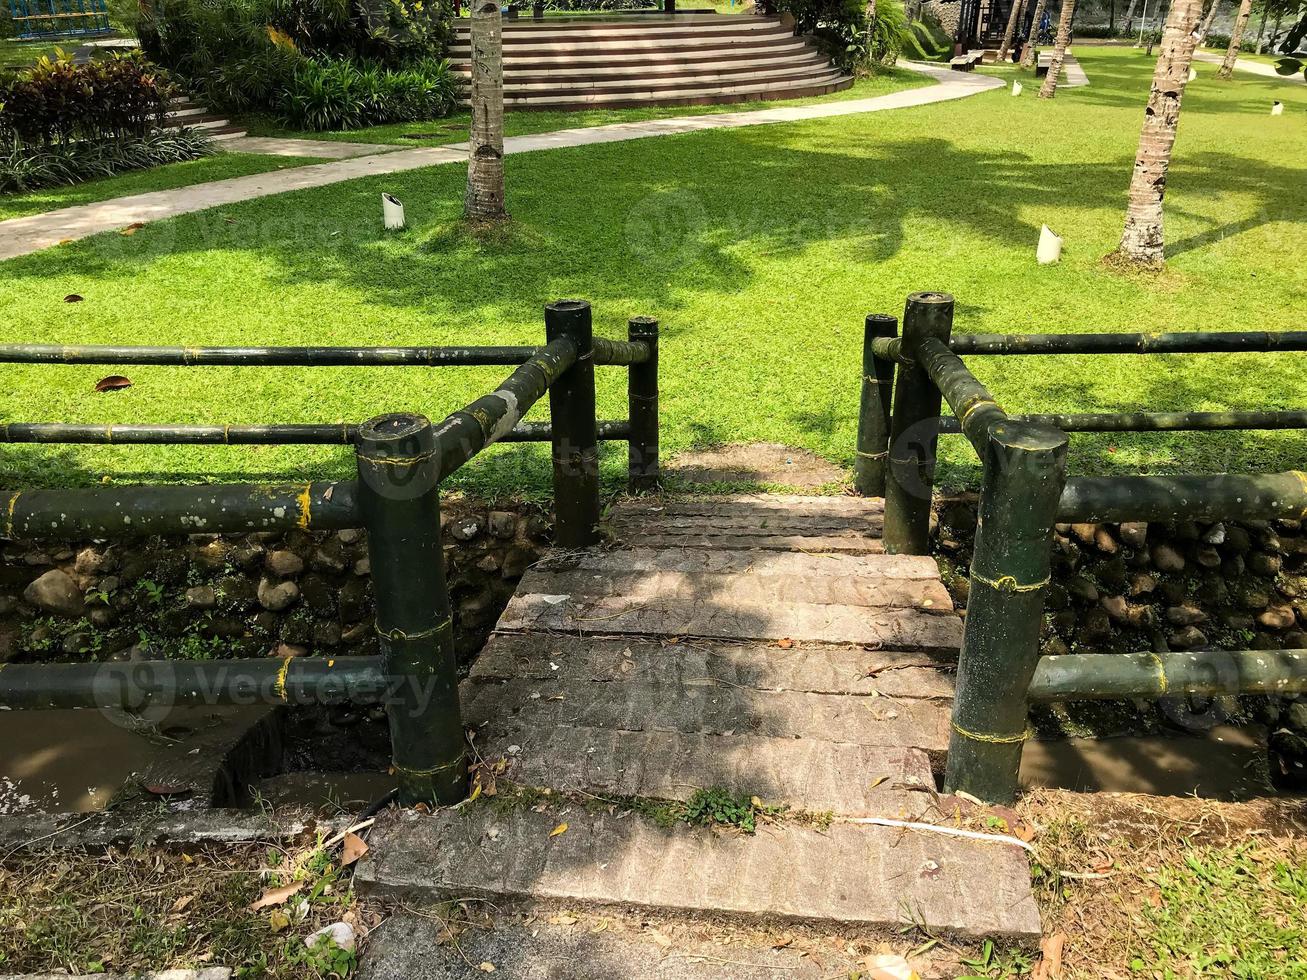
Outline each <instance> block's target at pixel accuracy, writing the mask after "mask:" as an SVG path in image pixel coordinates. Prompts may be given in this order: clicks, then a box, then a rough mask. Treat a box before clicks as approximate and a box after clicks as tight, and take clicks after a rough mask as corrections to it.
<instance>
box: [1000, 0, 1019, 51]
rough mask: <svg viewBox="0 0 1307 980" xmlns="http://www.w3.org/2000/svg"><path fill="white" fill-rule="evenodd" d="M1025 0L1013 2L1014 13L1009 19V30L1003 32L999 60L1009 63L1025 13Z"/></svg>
mask: <svg viewBox="0 0 1307 980" xmlns="http://www.w3.org/2000/svg"><path fill="white" fill-rule="evenodd" d="M1025 9H1026V2H1025V0H1012V12H1011V13H1010V14H1009V15H1008V18H1007V30H1005V31H1004V32H1003V44H1002V46H1001V47H1000V48H999V49H998V60H999V61H1000V62H1002V61H1007V60H1008V56H1009V54H1010V52H1011V51H1012V38H1013V36H1014V35H1015V34H1016V32H1017V24H1019V23H1021V15H1022V14H1023V13H1024V12H1025Z"/></svg>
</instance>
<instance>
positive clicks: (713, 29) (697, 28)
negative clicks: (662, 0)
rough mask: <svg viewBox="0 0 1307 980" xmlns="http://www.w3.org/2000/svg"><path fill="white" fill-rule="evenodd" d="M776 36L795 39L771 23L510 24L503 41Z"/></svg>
mask: <svg viewBox="0 0 1307 980" xmlns="http://www.w3.org/2000/svg"><path fill="white" fill-rule="evenodd" d="M773 35H778V36H781V37H793V36H794V32H793V31H791V30H787V29H786V28H784V27H782V26H781V25H780V24H779V23H777V22H775V21H772V22H770V23H767V22H762V21H759V22H745V23H742V24H739V25H736V24H729V23H728V24H692V25H686V26H684V27H681V28H676V29H672V28H666V27H664V28H660V29H656V30H650V29H648V28H647V27H641V26H638V25H637V26H634V27H632V26H629V25H625V24H608V25H595V26H594V27H591V28H589V29H578V28H577V25H575V24H569V25H567V26H565V27H561V28H560V27H552V26H543V27H536V26H530V27H522V26H510V24H508V23H505V25H504V30H503V41H504V47H505V49H508V48H515V47H517V46H518V45H521V44H557V43H569V44H570V43H575V44H596V43H600V42H603V41H650V42H655V43H657V42H666V43H672V42H678V41H684V40H686V39H697V38H703V37H711V38H723V39H727V40H732V39H734V38H754V37H771V36H773ZM452 43H453V44H463V45H466V44H468V43H469V29H467V28H463V29H461V30H456V31H455V32H454V37H453V41H452Z"/></svg>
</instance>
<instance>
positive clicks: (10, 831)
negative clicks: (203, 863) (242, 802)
mask: <svg viewBox="0 0 1307 980" xmlns="http://www.w3.org/2000/svg"><path fill="white" fill-rule="evenodd" d="M352 821H353V816H352V815H351V814H344V815H342V816H337V817H315V816H313V815H312V814H310V813H308V812H306V811H300V812H292V811H279V812H277V813H267V812H263V813H251V812H249V811H246V810H202V809H195V810H174V811H171V812H163V813H157V812H156V813H147V812H141V811H140V810H137V811H134V812H120V811H110V812H107V813H90V814H87V813H33V814H14V815H10V816H7V817H6V818H5V819H4V821H3V822H0V853H3V854H5V855H10V854H15V853H17V852H19V851H23V850H96V849H102V848H107V847H112V846H114V845H134V846H166V845H173V846H203V845H217V846H223V845H234V844H257V843H265V842H274V841H296V840H307V839H311V838H313V837H314V836H315V835H317V834H334V833H338V832H339V831H341V830H344V829H346V828H347V827H349V826H350V825H351V823H352Z"/></svg>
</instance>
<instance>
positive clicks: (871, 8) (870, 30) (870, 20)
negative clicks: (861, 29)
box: [865, 0, 906, 59]
mask: <svg viewBox="0 0 1307 980" xmlns="http://www.w3.org/2000/svg"><path fill="white" fill-rule="evenodd" d="M905 9H906V8H905ZM865 16H866V18H867V57H868V58H869V59H874V58H875V52H874V51H873V50H872V49H873V48H874V47H875V46H876V0H867V7H866V11H865Z"/></svg>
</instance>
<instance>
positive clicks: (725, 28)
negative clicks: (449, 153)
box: [450, 14, 853, 109]
mask: <svg viewBox="0 0 1307 980" xmlns="http://www.w3.org/2000/svg"><path fill="white" fill-rule="evenodd" d="M468 30H469V27H468V22H467V21H466V20H462V21H460V22H458V24H457V25H456V26H455V33H454V40H453V42H452V44H451V45H450V58H451V59H452V61H453V63H454V68H455V70H456V71H457V72H458V73H459V74H460V75H461V76H462V77H463V78H464V79H467V78H468V77H469V74H470V46H469V41H468ZM852 84H853V79H852V78H850V77H848V76H847V75H843V74H841V73H840V72H839V71H838V70H837V69H836V68H834V67H833V66H832V65H831V63H830V61H829V59H827V58H825V57H823V56H822V55H821V53H820V52H819V51H818V50H817V48H816V46H815V45H814V44H813V42H812V41H810V40H809V39H807V38H803V37H797V36H795V34H794V33H793V31H791V30H790V29H789V28H787V27H785V26H784V25H783V24H782V23H781V21H780V19H779V18H776V17H755V16H748V15H742V14H741V15H716V14H679V15H674V16H662V15H629V16H626V17H621V16H616V15H615V16H605V17H603V18H599V17H573V18H566V17H558V18H554V17H550V18H545V19H542V20H538V21H536V20H517V21H513V20H505V21H504V104H505V106H507V107H510V108H551V109H566V108H586V107H614V108H615V107H622V106H640V105H707V104H711V103H719V102H745V101H754V100H762V99H767V100H770V99H789V98H799V97H803V96H811V95H824V94H826V93H828V92H835V91H839V90H841V89H845V88H848V87H849V86H850V85H852ZM465 85H466V83H465Z"/></svg>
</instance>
